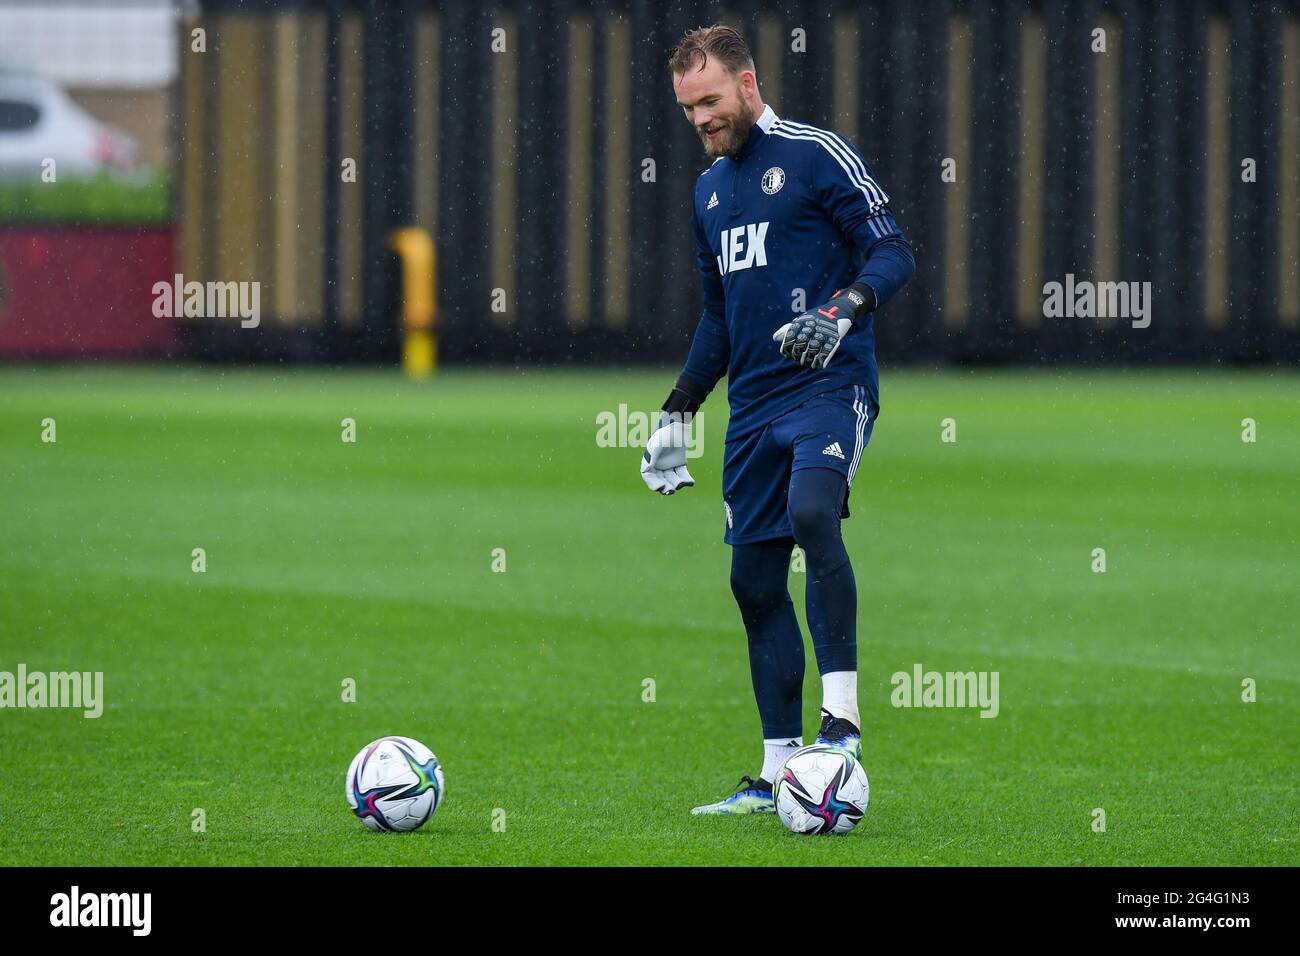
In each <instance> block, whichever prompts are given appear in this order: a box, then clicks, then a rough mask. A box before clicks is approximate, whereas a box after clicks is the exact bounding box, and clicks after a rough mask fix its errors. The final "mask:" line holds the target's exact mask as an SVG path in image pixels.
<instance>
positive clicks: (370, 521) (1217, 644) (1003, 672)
mask: <svg viewBox="0 0 1300 956" xmlns="http://www.w3.org/2000/svg"><path fill="white" fill-rule="evenodd" d="M672 374H673V373H672V372H671V371H663V372H659V373H650V372H644V371H637V372H634V373H615V372H610V371H593V372H550V371H537V372H528V373H524V372H518V373H510V372H505V371H472V372H466V371H455V370H452V371H448V372H447V373H445V374H444V375H442V376H441V377H439V378H437V379H436V380H434V381H431V382H428V383H423V384H417V383H411V382H407V381H405V380H403V379H401V378H400V377H399V376H398V375H397V374H396V373H380V372H330V371H292V372H272V371H269V370H262V371H257V370H253V371H250V370H239V371H222V370H185V369H175V368H171V369H166V370H163V369H151V368H131V369H112V368H109V369H103V368H100V369H87V368H68V369H10V370H0V476H2V477H3V499H2V500H0V670H5V671H14V670H15V669H16V667H17V664H18V663H19V662H22V663H25V664H26V665H27V667H28V669H29V670H45V671H50V670H83V671H103V672H104V675H105V677H104V680H105V696H106V700H107V703H106V707H105V711H104V714H103V716H102V717H101V718H99V719H98V720H90V719H85V718H83V717H82V716H81V714H80V712H73V711H69V710H56V709H46V710H10V709H5V710H0V864H8V865H13V864H42V865H45V864H71V865H83V864H128V865H133V864H290V865H293V864H306V865H316V864H412V865H429V864H588V863H593V864H594V863H600V864H815V865H834V864H851V865H862V864H926V865H936V864H937V865H944V864H1061V865H1106V864H1121V865H1128V864H1295V863H1297V862H1300V823H1298V822H1297V813H1296V782H1297V779H1298V778H1300V774H1298V771H1300V734H1297V728H1300V639H1298V638H1300V631H1298V630H1297V621H1300V607H1298V603H1300V602H1297V593H1298V592H1300V587H1298V583H1300V556H1298V555H1300V550H1298V548H1297V535H1298V533H1300V532H1298V529H1300V495H1298V494H1297V491H1298V490H1300V478H1298V476H1297V463H1300V402H1297V400H1296V396H1297V384H1298V383H1297V379H1296V378H1295V377H1294V376H1286V375H1279V374H1268V373H1217V372H1210V371H1206V370H1200V371H1194V372H1192V371H1189V372H1154V371H1138V370H1132V371H1128V372H1108V373H1091V372H1082V371H1078V372H1071V373H1066V374H1057V373H1052V372H1034V373H1026V372H1016V373H995V372H988V371H962V372H948V373H943V374H933V373H929V374H927V373H920V372H887V373H886V375H885V382H884V389H885V394H884V401H885V407H884V411H883V414H882V417H881V419H880V422H879V424H878V426H877V428H876V431H875V435H874V437H873V439H872V442H871V444H870V446H869V447H868V449H867V451H866V453H865V455H864V458H863V462H862V467H861V470H860V471H859V473H858V478H857V482H856V485H855V488H854V491H853V498H852V506H853V512H854V516H853V518H852V519H851V520H850V521H848V522H847V523H846V525H845V536H846V539H847V542H848V545H849V549H850V552H851V553H852V555H853V559H854V565H855V569H856V572H857V579H858V583H859V588H860V592H861V598H860V632H859V658H860V664H859V669H860V682H861V695H862V712H863V723H864V753H865V763H866V767H867V770H868V772H869V774H870V777H871V784H872V800H871V808H870V811H869V813H868V815H867V818H866V819H865V821H864V822H863V824H862V825H861V826H860V827H859V828H858V829H857V830H856V831H855V832H854V833H853V834H852V835H850V836H848V837H845V838H824V839H810V838H800V837H796V836H794V835H792V834H790V833H788V832H786V831H785V829H784V828H783V827H782V826H781V825H780V823H779V822H778V821H777V819H776V818H775V817H773V816H765V817H753V818H734V819H728V818H693V817H691V816H689V813H688V811H689V809H690V807H691V806H692V805H694V804H696V803H700V802H705V801H707V800H711V799H716V798H718V797H720V796H722V795H723V794H724V793H725V792H726V791H727V789H728V788H729V787H730V786H731V785H733V784H734V783H735V781H736V779H737V778H738V777H739V776H740V775H741V774H742V773H747V772H748V773H752V772H754V771H755V770H756V769H757V766H758V763H759V760H760V757H761V750H760V748H759V746H758V741H757V738H758V737H759V733H760V732H759V728H758V723H757V716H756V713H755V709H754V703H753V698H752V694H751V690H750V685H749V673H748V665H747V659H746V654H745V637H744V633H743V631H742V629H741V626H740V620H739V615H738V613H737V611H736V609H735V607H734V604H733V602H732V598H731V594H730V591H729V588H728V561H729V553H728V548H727V547H726V546H725V545H724V544H723V543H722V540H721V538H722V530H723V514H722V507H721V503H720V491H719V487H720V470H721V464H720V461H721V451H722V443H721V440H722V436H723V431H724V417H725V402H724V401H723V399H722V395H721V393H719V395H718V396H717V397H716V398H715V400H714V401H713V402H711V403H710V405H709V406H706V412H705V416H704V419H705V420H704V427H705V432H704V451H705V454H704V456H703V457H702V458H701V459H699V460H698V461H695V462H693V463H692V470H693V472H694V474H695V477H696V479H697V480H698V481H699V484H698V485H697V486H696V487H695V488H693V489H690V490H687V491H685V492H683V493H682V494H679V495H677V496H676V497H673V498H669V499H665V498H661V497H659V496H657V495H653V494H651V493H649V492H648V491H647V490H646V489H645V487H644V486H643V485H642V483H641V480H640V478H639V476H638V475H637V472H636V468H637V462H638V452H637V451H635V450H632V449H627V448H624V449H618V448H602V447H598V445H597V441H596V433H597V420H596V416H597V415H598V413H599V412H601V411H602V410H609V411H616V410H617V409H618V406H619V404H620V403H626V404H627V405H628V406H630V407H631V408H632V409H643V410H649V409H654V408H656V407H657V406H658V403H659V401H660V400H661V399H662V398H663V394H664V392H665V391H666V389H667V387H668V385H669V384H670V381H671V378H672ZM347 417H351V418H354V419H355V420H356V423H357V440H356V442H355V444H345V443H344V442H343V441H342V440H341V426H340V422H341V420H342V419H344V418H347ZM46 418H53V419H54V420H55V422H56V428H57V442H56V443H54V444H48V443H42V441H41V422H42V420H43V419H46ZM945 418H953V419H955V420H956V422H957V441H956V443H943V442H941V441H940V422H941V421H942V420H943V419H945ZM1244 418H1253V419H1255V420H1256V421H1257V422H1258V440H1257V441H1256V442H1255V443H1253V444H1251V443H1244V442H1243V441H1242V437H1241V431H1242V425H1241V422H1242V419H1244ZM199 547H201V548H204V549H205V551H206V555H207V571H206V573H202V574H197V573H194V572H193V571H192V570H191V560H192V559H191V552H192V550H193V549H194V548H199ZM497 548H501V549H504V551H505V560H506V570H505V572H504V573H494V572H493V570H492V562H493V551H494V549H497ZM1094 548H1104V549H1105V551H1106V561H1107V570H1106V572H1105V573H1101V574H1099V573H1094V572H1093V571H1092V570H1091V565H1092V561H1093V557H1092V553H1093V549H1094ZM802 586H803V584H802V575H799V574H793V575H792V588H793V589H795V593H796V604H798V605H799V606H800V607H801V608H802ZM917 663H920V664H923V665H924V667H925V668H926V669H933V670H939V671H949V670H953V671H968V670H975V671H997V672H998V673H999V675H1000V713H999V715H998V716H997V717H996V718H995V719H981V718H979V717H978V716H977V714H976V712H975V711H973V710H957V709H929V710H924V709H903V708H895V707H893V706H892V705H891V703H890V693H891V690H892V687H891V684H890V676H891V675H892V674H893V673H895V672H897V671H910V670H911V668H912V667H913V665H914V664H917ZM345 678H352V679H354V680H355V681H356V683H357V700H356V702H355V703H345V702H344V701H343V700H342V690H341V688H342V682H343V681H344V679H345ZM647 678H650V679H653V680H654V682H655V700H654V701H653V702H645V701H643V699H642V697H643V681H645V680H646V679H647ZM1247 678H1250V679H1253V680H1254V681H1255V682H1256V686H1257V694H1258V699H1257V700H1256V701H1255V702H1253V703H1248V702H1244V701H1243V700H1242V693H1243V691H1242V682H1243V680H1245V679H1247ZM805 690H806V694H805V712H806V732H807V733H811V732H812V731H813V730H814V729H815V724H814V720H815V715H816V709H817V704H818V703H819V701H820V689H819V684H818V681H817V676H816V671H815V667H813V666H812V660H811V648H809V673H808V676H807V681H806V687H805ZM384 734H405V735H409V736H413V737H416V738H418V739H420V740H422V741H424V742H425V743H427V744H429V745H430V746H431V747H432V748H433V749H434V750H435V752H436V753H437V754H438V756H439V758H440V760H441V761H442V763H443V765H444V767H445V770H446V774H447V783H448V795H447V800H446V802H445V803H444V805H443V807H442V808H441V809H440V810H439V812H438V814H437V815H436V816H435V817H434V819H433V820H432V821H431V822H430V824H429V825H428V826H426V827H425V828H424V829H423V830H421V831H419V832H418V833H415V834H412V835H405V836H397V835H376V834H372V833H370V832H369V831H367V830H366V829H364V828H363V827H362V826H361V824H360V823H358V821H357V820H355V819H353V818H352V816H351V815H350V814H349V812H348V810H347V807H346V805H345V803H344V799H343V774H344V770H345V769H346V767H347V765H348V761H349V760H350V759H351V757H352V755H353V753H355V751H356V750H357V749H359V748H360V747H361V746H362V745H363V744H365V743H366V742H367V741H369V740H371V739H372V738H374V737H377V736H381V735H384ZM195 808H203V810H204V811H205V813H206V821H207V824H206V832H203V833H195V832H192V828H191V819H192V817H191V814H192V811H193V810H194V809H195ZM498 808H499V809H500V810H503V811H504V819H505V828H504V831H501V832H497V831H496V830H494V828H493V814H494V811H495V810H497V809H498ZM1096 808H1101V809H1103V810H1104V811H1105V814H1106V829H1105V832H1094V830H1093V826H1092V825H1093V821H1094V810H1095V809H1096ZM499 819H500V816H499V815H498V820H499Z"/></svg>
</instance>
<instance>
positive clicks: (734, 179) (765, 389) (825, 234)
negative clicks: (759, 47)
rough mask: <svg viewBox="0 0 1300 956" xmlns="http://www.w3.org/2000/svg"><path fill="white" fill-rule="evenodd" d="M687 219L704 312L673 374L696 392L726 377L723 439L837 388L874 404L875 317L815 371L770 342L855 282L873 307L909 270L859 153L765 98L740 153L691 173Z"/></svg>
mask: <svg viewBox="0 0 1300 956" xmlns="http://www.w3.org/2000/svg"><path fill="white" fill-rule="evenodd" d="M692 227H693V230H694V233H695V242H696V246H697V253H698V259H699V267H700V275H701V276H702V278H703V280H704V312H703V314H702V315H701V316H700V322H699V325H698V327H697V328H696V330H695V337H694V339H693V340H692V342H691V349H690V353H689V355H688V356H687V359H686V365H685V367H684V368H683V373H684V374H685V375H686V376H687V377H688V378H690V379H692V380H694V381H695V382H698V383H699V384H700V385H702V386H703V387H704V388H706V389H712V388H713V386H714V385H716V384H717V383H718V380H719V379H721V378H722V376H723V375H724V374H725V375H726V376H727V401H728V402H729V403H730V405H731V420H730V424H729V425H728V428H727V437H728V439H732V438H738V437H740V436H742V435H744V434H746V433H747V432H750V431H753V430H754V429H757V428H761V427H763V426H764V425H766V424H768V423H769V422H771V421H773V420H775V419H776V418H779V417H780V416H781V415H782V414H783V413H784V412H785V411H788V410H789V409H791V408H793V407H795V406H796V405H799V404H801V403H802V402H805V401H807V400H808V399H809V398H812V397H813V396H814V395H818V394H820V393H822V392H826V391H830V390H831V389H835V388H839V387H840V386H842V385H849V384H853V385H863V386H865V387H866V388H867V390H868V392H869V393H870V396H871V401H872V403H873V405H874V406H875V410H878V409H879V406H880V386H879V378H878V375H877V371H876V344H875V343H876V340H875V333H874V331H873V324H874V323H873V320H874V314H868V315H865V316H861V317H859V319H858V320H857V322H856V323H855V325H854V328H853V329H852V330H851V331H850V332H849V333H848V335H847V336H845V338H844V342H843V343H842V344H841V345H840V348H839V351H838V352H836V353H835V357H834V358H833V359H832V360H831V363H830V365H828V366H827V367H826V368H823V369H817V370H812V369H806V368H801V367H800V366H798V365H795V364H794V363H793V362H792V361H790V360H789V359H787V358H785V357H784V356H782V355H781V353H780V350H779V346H778V344H777V343H776V342H773V341H772V333H773V332H775V331H776V330H777V329H778V328H780V327H781V326H782V325H784V324H785V323H786V322H788V321H790V319H792V318H793V317H794V316H796V315H798V314H799V313H800V312H802V311H805V310H808V309H812V308H814V307H815V306H817V305H820V304H821V303H823V302H825V301H826V300H827V299H829V298H831V296H833V295H834V294H835V292H836V291H838V290H840V289H843V288H845V287H846V286H848V285H850V284H852V283H854V282H864V283H866V284H867V285H869V286H871V288H872V290H873V291H874V292H875V294H876V302H877V308H879V307H880V306H882V305H884V304H885V303H886V302H888V301H889V299H890V298H891V297H893V295H894V294H895V293H896V292H898V290H899V289H900V288H902V286H903V284H904V283H906V282H907V280H908V279H910V278H911V276H912V273H913V272H914V271H915V269H916V265H915V261H914V259H913V256H912V247H911V244H910V243H909V242H908V241H907V239H906V238H905V237H904V236H903V234H902V232H901V231H900V230H899V228H898V223H897V222H895V221H894V216H893V213H892V212H891V210H890V203H889V196H888V195H887V194H886V193H885V191H884V189H883V188H881V186H880V184H879V183H878V182H877V181H876V178H875V176H874V174H873V173H872V171H871V167H870V166H869V165H867V162H866V161H865V160H864V159H863V158H862V157H861V156H860V155H858V152H857V150H855V149H854V148H853V147H852V146H850V145H849V144H848V143H847V142H846V141H845V140H844V139H843V138H842V137H840V136H838V135H836V134H835V133H830V132H827V131H825V130H821V129H817V128H816V127H813V126H808V125H805V124H803V123H796V122H793V121H791V120H783V119H779V118H778V117H777V116H776V114H775V113H774V112H773V111H772V108H771V107H770V106H769V107H766V108H765V109H764V110H763V114H762V116H760V117H759V119H758V121H757V122H756V123H755V125H754V127H753V128H752V129H751V131H750V134H749V137H748V139H746V141H745V146H744V148H743V149H742V150H741V152H740V153H739V155H738V156H737V157H736V158H735V159H733V158H731V157H727V156H724V157H721V158H719V159H718V160H716V161H715V162H714V163H713V165H712V166H710V167H709V168H708V169H706V170H705V171H704V172H703V173H702V174H701V175H700V178H699V180H698V182H697V183H696V184H695V214H694V217H693V222H692ZM800 291H802V297H799V293H800ZM872 417H873V419H874V417H875V414H874V412H873V415H872Z"/></svg>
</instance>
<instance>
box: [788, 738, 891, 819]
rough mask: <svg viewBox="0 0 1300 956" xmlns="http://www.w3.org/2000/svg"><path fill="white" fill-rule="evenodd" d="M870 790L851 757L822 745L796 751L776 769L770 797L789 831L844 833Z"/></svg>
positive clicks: (863, 810) (860, 811)
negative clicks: (777, 770) (778, 769)
mask: <svg viewBox="0 0 1300 956" xmlns="http://www.w3.org/2000/svg"><path fill="white" fill-rule="evenodd" d="M870 796H871V786H870V784H868V783H867V772H866V771H865V770H863V769H862V764H860V763H858V762H857V761H856V760H854V759H853V755H852V754H848V753H845V752H844V751H843V750H840V749H838V748H836V747H828V746H827V745H825V744H813V745H812V746H810V747H802V748H800V749H799V750H796V751H795V752H794V753H792V754H791V755H790V756H789V758H787V760H786V762H785V763H784V764H782V765H781V769H780V771H779V772H778V773H777V775H776V783H775V785H774V786H773V792H772V799H773V801H774V802H775V803H776V814H777V816H779V817H780V818H781V822H782V823H784V824H785V825H786V826H787V827H789V828H790V829H791V830H793V831H794V832H795V833H808V834H820V833H838V834H843V833H848V832H849V831H850V830H852V829H853V828H854V827H855V826H857V825H858V821H859V820H861V819H862V818H863V817H864V816H865V815H866V812H867V800H868V799H869V798H870Z"/></svg>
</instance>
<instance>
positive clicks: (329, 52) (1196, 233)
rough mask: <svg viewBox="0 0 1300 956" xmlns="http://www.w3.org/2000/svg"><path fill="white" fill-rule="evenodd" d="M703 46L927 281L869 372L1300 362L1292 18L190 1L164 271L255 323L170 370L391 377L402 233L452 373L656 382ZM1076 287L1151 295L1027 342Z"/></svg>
mask: <svg viewBox="0 0 1300 956" xmlns="http://www.w3.org/2000/svg"><path fill="white" fill-rule="evenodd" d="M715 21H723V22H729V23H732V24H734V25H736V26H738V27H740V28H741V29H742V31H743V32H744V33H745V34H746V36H747V37H748V38H749V40H750V44H751V46H752V48H753V50H754V53H755V58H756V61H757V70H758V76H759V82H760V87H761V89H762V91H763V93H764V97H765V99H767V100H768V101H769V102H770V103H771V104H772V105H773V106H774V108H775V109H776V111H777V112H778V113H779V114H780V115H782V116H789V117H791V118H794V119H798V120H801V121H804V122H808V123H812V124H815V125H818V126H823V127H830V128H833V129H836V130H837V131H839V132H841V133H842V134H843V135H845V136H846V137H848V138H849V139H851V140H852V141H853V142H855V144H857V146H858V147H859V149H860V150H861V151H862V152H863V154H864V155H866V156H867V158H868V159H869V160H870V161H871V162H872V163H873V165H874V166H875V169H876V172H877V173H878V175H879V178H880V179H881V180H882V182H884V183H885V185H886V187H887V188H888V189H889V191H890V193H891V194H892V196H893V198H894V203H895V207H896V212H897V217H898V220H899V222H900V224H901V225H902V227H903V228H904V230H905V231H906V232H907V233H908V235H909V237H910V239H911V240H912V242H913V245H914V246H915V248H916V253H917V261H918V272H917V275H916V278H915V279H914V281H913V282H912V284H911V285H910V286H909V287H908V288H907V289H906V290H905V291H904V293H903V294H901V295H900V296H899V298H898V299H896V300H895V301H894V302H892V303H890V305H889V306H888V308H887V309H885V310H884V311H883V312H882V313H881V315H880V316H879V317H878V320H877V335H878V337H879V343H880V351H881V354H882V358H883V359H884V360H885V361H887V362H888V361H901V360H907V359H922V360H929V359H943V358H947V359H956V360H984V361H1059V360H1080V361H1115V360H1126V361H1164V360H1175V361H1176V360H1202V361H1248V360H1266V361H1274V362H1295V361H1297V360H1300V4H1298V3H1297V2H1296V0H1273V2H1254V3H1252V2H1245V0H1222V2H1219V0H1167V2H1164V3H1150V2H1143V0H1134V2H1102V0H1041V2H1030V0H988V2H969V3H967V2H959V0H936V2H923V0H859V2H854V3H850V2H837V0H831V2H810V0H786V2H783V3H770V2H758V0H735V2H732V3H729V4H718V3H699V2H671V3H653V2H648V0H621V2H620V0H585V2H584V0H567V2H566V0H528V2H514V0H502V2H500V3H498V4H495V5H487V4H483V3H480V2H474V0H448V2H443V3H432V2H426V0H385V2H365V3H362V2H345V0H332V2H288V3H270V2H252V0H244V2H239V0H207V2H206V3H204V4H203V6H202V12H201V13H200V14H199V15H198V16H197V17H196V18H195V19H194V20H192V21H190V22H187V23H186V24H185V29H184V30H183V35H182V36H181V38H180V40H181V64H182V71H181V74H182V75H181V82H180V85H179V90H178V94H177V99H178V107H179V108H178V112H177V115H178V122H177V132H178V137H179V147H180V148H179V155H180V157H181V178H180V186H179V189H178V194H179V200H180V206H179V208H180V221H179V225H180V236H181V258H180V261H181V263H182V268H183V270H184V272H185V273H186V277H187V278H198V279H200V280H210V279H218V280H222V281H230V280H248V279H255V280H259V281H261V282H262V285H263V293H262V309H263V313H264V315H265V316H266V318H264V320H263V323H262V325H261V327H260V328H258V329H242V328H239V326H238V323H237V321H230V322H221V321H218V320H190V322H191V327H190V329H189V334H190V342H191V346H192V350H193V351H194V353H195V354H199V355H204V356H209V357H220V356H226V357H249V356H276V357H289V358H295V357H301V358H326V359H332V360H346V359H352V358H358V359H391V358H393V357H395V356H396V354H397V353H396V335H395V332H396V329H397V322H398V314H399V302H398V296H399V288H400V286H399V283H398V281H397V280H398V276H397V270H396V263H395V259H394V257H393V254H392V252H391V250H390V249H389V247H388V237H389V234H390V233H391V231H392V229H394V228H395V227H397V226H402V225H417V226H421V227H424V228H426V229H428V230H429V231H430V232H431V233H432V235H433V237H434V240H435V242H436V244H437V252H438V301H439V333H440V338H441V351H442V355H443V358H444V360H447V361H451V362H455V361H459V360H467V359H485V360H513V361H520V362H529V361H563V360H589V359H591V360H619V361H654V362H665V363H670V362H675V361H677V360H679V359H680V358H681V357H682V356H683V355H684V352H685V349H686V346H687V343H688V341H689V336H690V333H691V330H692V329H693V328H694V325H695V322H696V320H697V317H698V312H699V307H700V290H699V280H698V277H697V275H696V272H695V264H694V256H693V249H692V240H691V238H690V231H689V228H688V226H689V220H690V203H691V192H692V186H693V183H694V180H695V178H696V177H697V175H698V174H699V173H700V171H701V170H702V169H703V168H704V167H705V165H706V164H707V160H706V159H705V157H704V155H703V153H702V150H701V147H700V145H699V142H698V140H697V138H696V137H695V135H694V133H693V132H692V131H691V129H690V127H689V126H688V124H687V123H686V121H685V120H684V118H683V117H682V115H681V113H680V111H679V109H678V108H677V106H676V104H675V100H674V97H673V93H672V89H671V85H670V82H669V77H668V75H667V71H666V67H665V63H666V59H667V55H668V51H669V49H670V48H671V46H672V44H673V43H674V42H675V41H676V39H677V38H678V37H679V36H680V35H681V33H682V32H683V31H684V30H686V29H687V28H689V27H694V26H699V25H703V24H707V23H710V22H715ZM195 30H201V31H202V36H203V39H204V43H203V44H202V45H203V46H204V50H203V52H198V51H197V50H196V49H195V46H196V43H195V36H196V34H194V33H193V31H195ZM1103 42H1104V45H1105V46H1104V52H1103V51H1102V50H1101V43H1103ZM349 160H351V161H354V162H355V171H356V176H355V182H352V181H345V176H344V165H345V163H346V162H347V161H349ZM945 169H947V170H948V171H949V175H948V176H947V177H945V175H944V173H945ZM947 180H951V181H947ZM1067 274H1073V275H1074V276H1075V277H1076V278H1077V279H1079V280H1085V279H1086V280H1092V281H1104V282H1119V281H1123V282H1146V281H1149V282H1151V283H1152V290H1153V297H1154V303H1153V306H1152V315H1151V325H1150V327H1149V328H1145V329H1139V328H1134V327H1133V326H1132V323H1131V322H1130V321H1129V320H1128V319H1119V320H1116V319H1114V318H1111V319H1105V320H1102V319H1096V320H1095V319H1085V318H1048V317H1045V316H1044V314H1043V285H1044V283H1045V282H1048V281H1053V280H1055V281H1062V282H1063V281H1065V277H1066V275H1067Z"/></svg>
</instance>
